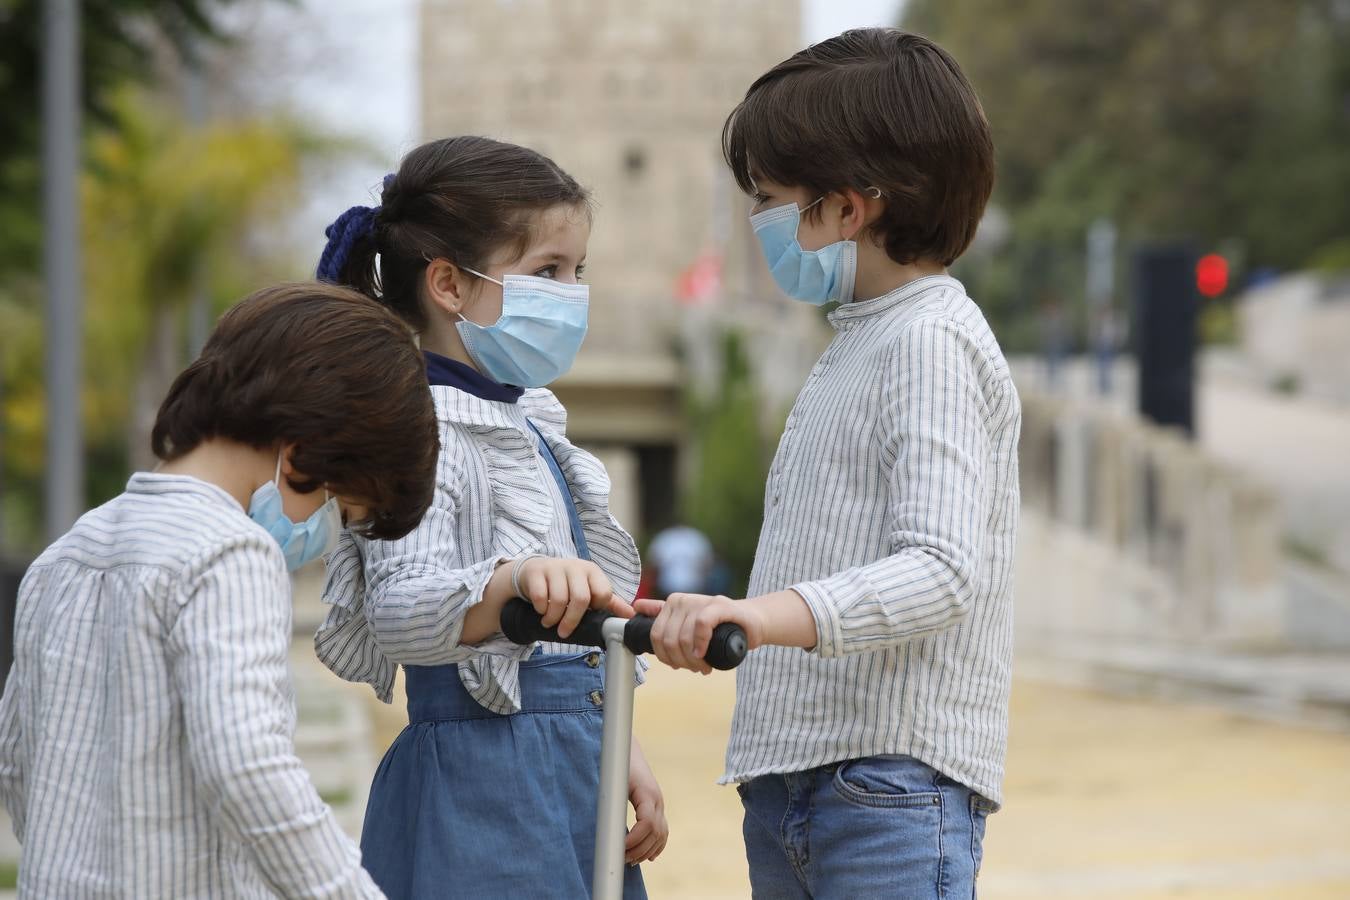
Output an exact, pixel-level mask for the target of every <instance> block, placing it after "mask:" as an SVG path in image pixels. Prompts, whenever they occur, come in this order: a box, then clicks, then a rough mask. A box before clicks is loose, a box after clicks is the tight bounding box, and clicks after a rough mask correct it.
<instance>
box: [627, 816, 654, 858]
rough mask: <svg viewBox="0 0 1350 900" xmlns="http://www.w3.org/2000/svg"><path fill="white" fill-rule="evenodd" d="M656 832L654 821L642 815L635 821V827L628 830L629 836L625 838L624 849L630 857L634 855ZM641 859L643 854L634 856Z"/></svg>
mask: <svg viewBox="0 0 1350 900" xmlns="http://www.w3.org/2000/svg"><path fill="white" fill-rule="evenodd" d="M655 833H656V831H655V829H654V828H653V827H652V823H651V822H650V821H649V820H647V819H644V818H642V817H640V816H639V817H638V820H637V821H636V822H635V823H633V827H632V828H630V829H629V830H628V836H627V837H626V838H624V839H623V849H624V852H625V853H627V854H628V855H629V856H630V857H634V854H633V851H635V850H637V848H638V847H639V846H641V845H642V844H643V843H645V842H646V841H648V840H649V839H650V838H651V837H652V836H653V835H654V834H655ZM634 858H636V859H641V858H642V857H641V856H636V857H634Z"/></svg>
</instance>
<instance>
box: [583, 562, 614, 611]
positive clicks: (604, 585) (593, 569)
mask: <svg viewBox="0 0 1350 900" xmlns="http://www.w3.org/2000/svg"><path fill="white" fill-rule="evenodd" d="M586 581H587V584H588V585H589V587H590V591H591V608H592V609H605V608H607V607H608V606H609V601H610V600H611V599H612V598H613V597H614V586H613V585H611V584H610V583H609V578H607V577H606V576H605V573H604V572H602V571H600V567H599V566H597V565H594V564H592V565H590V566H587V567H586Z"/></svg>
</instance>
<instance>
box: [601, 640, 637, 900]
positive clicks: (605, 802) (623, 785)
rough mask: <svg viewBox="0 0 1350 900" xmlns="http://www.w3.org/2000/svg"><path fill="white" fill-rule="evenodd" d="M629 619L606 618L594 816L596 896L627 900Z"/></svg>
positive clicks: (631, 684)
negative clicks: (626, 630)
mask: <svg viewBox="0 0 1350 900" xmlns="http://www.w3.org/2000/svg"><path fill="white" fill-rule="evenodd" d="M626 624H627V621H626V620H624V619H618V618H613V619H607V620H605V622H604V625H603V627H602V631H603V634H604V637H605V699H604V704H605V725H604V730H603V731H602V732H601V736H600V801H599V808H598V810H597V815H596V819H595V871H594V873H593V875H592V878H591V892H592V897H593V900H623V873H624V861H623V857H624V841H625V839H626V838H627V836H628V764H629V755H630V753H631V750H632V745H633V687H634V673H635V667H636V662H637V660H636V657H634V656H633V653H632V651H630V650H629V649H628V648H627V647H625V646H624V643H623V632H624V626H625V625H626Z"/></svg>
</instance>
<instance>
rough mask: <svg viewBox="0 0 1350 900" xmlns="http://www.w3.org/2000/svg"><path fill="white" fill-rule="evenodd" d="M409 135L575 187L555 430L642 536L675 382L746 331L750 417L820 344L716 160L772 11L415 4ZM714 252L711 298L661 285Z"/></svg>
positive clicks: (765, 3) (608, 1)
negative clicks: (458, 143) (586, 223)
mask: <svg viewBox="0 0 1350 900" xmlns="http://www.w3.org/2000/svg"><path fill="white" fill-rule="evenodd" d="M420 26H421V30H420V48H421V58H420V62H419V66H420V82H421V122H422V127H421V130H422V133H423V136H424V137H426V138H433V137H440V136H444V135H450V134H465V133H472V134H483V135H487V136H490V137H495V138H500V139H502V140H508V141H514V142H517V143H521V144H525V145H527V146H530V147H534V148H535V149H538V150H540V151H542V152H544V153H546V154H548V155H549V156H551V157H552V158H553V159H554V160H555V161H557V162H558V163H559V164H560V165H561V166H562V167H563V168H564V169H566V170H567V171H568V172H570V173H571V174H573V175H574V176H576V177H577V179H578V180H580V181H581V182H582V183H583V184H584V185H586V186H587V187H589V188H590V189H591V190H592V191H593V193H594V197H595V202H596V217H595V226H594V229H593V231H592V234H591V241H590V246H589V258H588V260H587V280H588V281H589V282H590V283H591V285H592V294H591V327H590V332H589V334H588V336H587V339H586V344H585V346H584V347H583V349H582V353H581V358H580V359H579V360H578V362H577V365H576V366H575V368H574V369H573V371H572V372H571V373H569V375H568V376H567V377H565V378H564V379H563V380H562V381H561V382H559V383H558V385H556V386H555V387H556V390H557V393H558V395H559V396H560V398H561V399H562V400H563V402H564V404H566V406H567V407H568V410H569V416H570V424H569V430H570V431H571V433H572V434H573V436H574V437H575V438H576V439H578V440H580V441H581V442H583V443H585V444H586V445H587V446H588V447H590V448H591V449H592V450H594V451H595V452H597V453H598V454H599V455H600V456H601V458H602V459H603V460H604V462H605V463H606V465H607V467H608V468H609V471H610V475H611V477H612V478H613V480H614V483H615V489H614V502H615V507H616V509H615V511H616V514H617V515H619V517H620V519H621V521H623V522H625V524H627V525H628V526H629V527H630V528H632V529H633V530H635V531H639V532H641V531H649V530H650V529H651V528H654V527H659V525H661V524H662V523H663V519H664V518H665V517H666V516H667V515H668V514H669V512H670V510H671V509H672V508H673V506H674V503H675V500H676V489H675V482H676V473H677V472H678V471H679V470H680V468H681V466H680V455H681V452H682V447H683V446H684V445H685V443H686V439H687V437H688V434H689V429H690V428H691V427H696V426H697V423H690V422H687V421H686V420H685V413H684V410H685V406H686V404H685V402H684V400H685V389H686V385H687V384H688V383H689V382H690V380H691V379H693V380H699V379H709V378H711V377H715V376H714V375H712V374H711V373H710V372H709V368H710V366H711V365H712V364H711V362H710V360H711V359H713V358H715V354H713V353H708V352H704V351H705V349H706V346H707V345H710V344H711V343H712V342H713V336H714V335H715V334H716V333H717V331H718V329H719V328H721V327H723V326H724V325H726V324H728V323H731V324H735V325H737V326H738V327H739V328H740V329H741V331H742V332H743V333H744V334H745V335H746V337H747V338H748V345H749V347H750V350H751V353H752V355H753V356H754V357H755V359H756V365H757V368H758V369H759V372H758V376H759V381H760V384H761V385H762V388H763V389H764V392H765V399H766V404H765V406H766V410H769V411H774V412H778V411H781V409H782V408H783V407H785V406H786V405H787V404H788V403H790V402H791V399H792V397H793V396H794V395H795V392H796V389H797V387H799V386H800V384H801V382H802V380H803V378H804V375H805V371H806V369H807V368H808V367H809V365H810V363H811V361H812V360H813V359H814V358H815V355H816V354H817V353H818V352H819V350H820V349H821V347H822V346H823V340H824V335H823V325H822V321H821V318H820V316H819V314H818V313H816V311H814V310H810V309H806V308H803V307H800V305H798V304H791V303H790V302H789V301H787V300H785V299H784V298H783V297H782V296H781V295H779V294H778V293H777V290H776V288H775V287H774V285H773V283H772V281H771V279H770V278H769V276H768V272H767V269H766V267H765V266H764V263H763V262H762V260H761V259H760V256H759V251H758V247H757V245H756V244H755V242H754V239H753V235H752V234H751V232H750V229H749V227H748V225H747V223H746V218H747V216H748V212H749V206H748V201H747V200H746V198H744V197H743V196H741V194H740V192H739V190H738V189H737V188H736V186H735V183H734V181H733V180H732V179H731V177H730V174H729V173H728V172H727V170H726V167H725V165H724V164H723V162H722V158H721V151H720V136H721V128H722V123H723V121H724V120H725V118H726V115H727V113H728V112H729V111H730V110H731V109H732V108H733V107H734V106H735V104H736V103H737V102H738V101H739V100H740V99H741V97H742V96H743V95H744V93H745V89H746V88H747V87H748V86H749V85H750V83H751V82H752V81H753V80H754V79H755V78H756V77H757V76H759V75H760V74H762V73H763V72H764V71H765V70H766V69H767V68H769V67H770V66H772V65H773V64H774V63H776V62H778V61H780V60H782V59H784V58H785V57H787V56H789V55H791V53H793V52H794V51H795V50H796V49H798V46H799V41H800V36H799V32H800V28H799V11H798V8H797V4H795V3H790V2H789V3H784V2H782V0H693V2H685V3H667V2H656V0H423V3H422V8H421V23H420ZM709 256H710V257H712V258H714V259H717V260H719V261H720V279H719V281H720V284H719V287H718V288H717V289H716V290H715V291H713V292H712V296H710V297H707V298H705V299H703V300H701V301H698V302H690V301H683V302H682V301H681V300H680V299H678V297H677V293H678V291H677V284H678V283H679V281H680V278H681V275H682V273H685V272H686V271H688V270H689V268H690V267H691V266H692V265H694V264H695V262H696V261H697V260H698V259H700V258H703V257H709Z"/></svg>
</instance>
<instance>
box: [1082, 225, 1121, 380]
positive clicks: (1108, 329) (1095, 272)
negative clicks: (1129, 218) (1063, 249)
mask: <svg viewBox="0 0 1350 900" xmlns="http://www.w3.org/2000/svg"><path fill="white" fill-rule="evenodd" d="M1115 267H1116V226H1115V225H1114V224H1113V223H1112V222H1111V221H1110V220H1109V219H1098V220H1097V221H1095V222H1093V223H1092V227H1091V228H1089V229H1088V236H1087V298H1088V311H1089V313H1090V316H1089V335H1090V338H1089V340H1090V341H1091V342H1092V351H1093V352H1092V356H1093V359H1094V361H1095V365H1096V369H1097V392H1098V393H1099V394H1101V395H1103V396H1106V395H1109V394H1110V393H1111V367H1112V366H1114V365H1115V351H1116V342H1117V341H1118V339H1119V336H1118V334H1117V332H1118V331H1119V329H1118V327H1117V325H1116V310H1115V308H1114V305H1113V304H1112V302H1111V296H1112V294H1113V293H1115V286H1116V268H1115Z"/></svg>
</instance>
